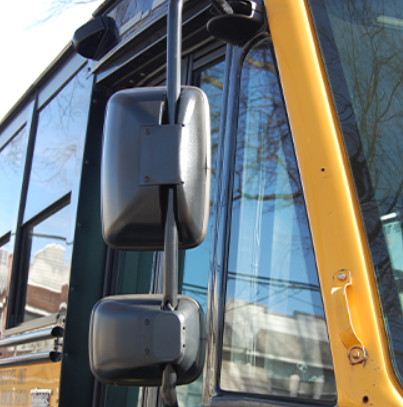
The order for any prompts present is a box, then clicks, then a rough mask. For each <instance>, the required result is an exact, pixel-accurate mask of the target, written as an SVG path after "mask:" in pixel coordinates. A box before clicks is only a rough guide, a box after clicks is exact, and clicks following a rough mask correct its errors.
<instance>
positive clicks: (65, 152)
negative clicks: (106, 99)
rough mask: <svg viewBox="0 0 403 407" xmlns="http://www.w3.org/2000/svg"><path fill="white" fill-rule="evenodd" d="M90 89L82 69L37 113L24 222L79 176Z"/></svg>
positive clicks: (62, 192)
mask: <svg viewBox="0 0 403 407" xmlns="http://www.w3.org/2000/svg"><path fill="white" fill-rule="evenodd" d="M90 91H91V81H89V80H86V71H85V70H82V71H81V72H79V73H78V74H77V75H76V76H75V77H74V78H73V79H72V80H71V81H70V82H69V83H68V84H67V85H66V86H65V87H64V88H63V89H62V90H61V91H60V92H59V93H58V94H57V96H56V97H55V98H54V99H53V100H52V101H51V102H50V103H49V104H48V105H47V106H46V107H45V108H44V109H43V110H42V111H41V112H40V113H39V122H38V130H37V135H36V141H35V148H34V156H33V161H32V170H31V177H30V182H29V188H28V197H27V205H26V209H25V215H24V221H26V220H29V219H30V218H31V217H32V216H34V215H36V214H37V213H38V212H40V211H42V210H43V209H44V208H46V207H47V206H49V205H50V204H52V203H53V202H54V201H56V200H58V199H59V198H61V197H62V196H63V195H65V194H67V193H68V192H69V191H70V190H71V188H72V185H73V181H74V179H75V177H77V176H78V175H79V173H80V171H81V159H82V151H83V142H84V136H85V132H86V127H87V116H88V108H89V98H90Z"/></svg>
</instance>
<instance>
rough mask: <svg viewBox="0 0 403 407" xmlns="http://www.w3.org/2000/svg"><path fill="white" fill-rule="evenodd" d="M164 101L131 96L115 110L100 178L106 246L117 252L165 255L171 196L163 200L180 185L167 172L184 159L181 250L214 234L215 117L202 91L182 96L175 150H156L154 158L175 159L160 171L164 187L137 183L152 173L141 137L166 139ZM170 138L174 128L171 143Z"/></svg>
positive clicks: (159, 93)
mask: <svg viewBox="0 0 403 407" xmlns="http://www.w3.org/2000/svg"><path fill="white" fill-rule="evenodd" d="M165 94H166V89H165V88H139V89H132V90H124V91H121V92H118V93H116V94H114V95H113V96H112V97H111V99H110V101H109V102H108V106H107V113H106V115H107V117H106V120H105V126H104V145H103V155H102V171H101V184H102V186H101V188H102V192H101V195H102V222H103V236H104V239H105V241H106V242H107V243H108V244H109V245H110V246H111V247H113V248H116V249H120V250H163V248H164V213H165V209H166V201H164V200H166V196H165V194H163V193H161V185H164V184H169V183H171V182H173V181H172V179H171V178H170V175H169V174H168V173H169V172H168V171H167V172H166V174H165V175H166V179H164V176H165V175H164V169H166V165H167V163H168V164H169V163H171V164H172V163H173V160H174V157H179V163H175V164H172V165H175V166H179V170H178V171H179V174H180V179H177V180H175V182H173V184H175V185H174V186H175V201H176V213H175V218H176V222H177V226H178V233H179V249H187V248H191V247H194V246H197V245H198V244H200V243H201V242H202V241H203V239H204V237H205V235H206V232H207V224H208V209H209V195H210V171H211V165H210V113H209V107H208V101H207V96H206V95H205V94H204V92H203V91H202V90H201V89H199V88H194V87H183V88H182V93H181V97H180V101H179V106H178V114H177V117H178V119H177V123H178V124H180V125H181V130H180V133H181V135H180V136H179V134H178V133H176V132H174V134H175V136H174V137H171V139H172V147H170V148H169V150H168V149H167V148H166V146H167V144H164V145H159V143H158V142H156V143H151V144H154V146H155V148H156V149H155V150H153V151H152V152H151V153H152V154H153V155H155V154H156V155H157V156H164V155H165V156H167V157H168V155H171V154H172V157H168V158H167V160H164V161H166V162H165V163H162V162H161V163H160V164H161V167H160V168H158V167H157V169H156V170H154V171H155V172H154V173H153V176H154V175H155V174H157V175H155V176H156V177H157V176H158V178H159V181H160V184H159V185H155V184H154V185H150V184H149V181H150V179H151V178H149V179H148V182H147V179H146V178H145V177H144V178H143V180H144V182H143V183H141V184H140V183H139V181H138V180H139V176H140V173H141V171H143V170H144V165H145V164H144V160H143V164H144V165H143V164H141V162H142V158H141V157H142V155H143V148H142V145H141V140H142V137H143V138H144V135H143V136H142V134H143V133H142V132H143V131H144V130H143V129H145V131H146V132H147V129H149V131H148V132H147V133H148V135H149V136H150V137H154V134H153V132H152V127H149V126H155V125H158V126H160V127H161V129H160V130H159V131H158V132H156V135H155V137H157V138H159V137H160V134H161V132H162V131H164V128H165V125H164V124H163V123H164V120H163V118H164V114H165V107H166V106H165ZM177 130H178V128H177ZM171 131H172V128H171V127H170V126H168V132H167V135H166V136H167V137H169V135H170V134H171V135H172V133H171ZM177 137H178V138H179V141H178V140H177ZM159 140H160V139H159ZM175 140H176V141H175ZM168 144H169V143H168ZM147 148H148V147H147ZM147 148H146V149H147ZM175 149H179V151H175ZM149 153H150V152H149ZM147 175H148V174H147ZM168 175H169V176H168ZM171 175H172V174H171ZM148 176H149V175H148ZM149 177H150V176H149ZM179 181H180V182H179ZM146 184H148V185H146ZM171 186H173V185H172V184H171Z"/></svg>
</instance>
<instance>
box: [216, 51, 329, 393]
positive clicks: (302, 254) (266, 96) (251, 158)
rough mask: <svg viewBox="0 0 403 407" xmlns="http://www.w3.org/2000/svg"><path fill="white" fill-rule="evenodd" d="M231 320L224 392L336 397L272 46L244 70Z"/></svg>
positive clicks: (234, 209)
mask: <svg viewBox="0 0 403 407" xmlns="http://www.w3.org/2000/svg"><path fill="white" fill-rule="evenodd" d="M224 319H225V323H224V336H223V356H222V364H221V380H220V387H221V388H222V389H224V390H230V391H236V392H244V393H254V394H261V395H275V396H285V397H295V398H297V397H298V398H309V399H321V400H334V399H335V398H336V387H335V379H334V372H333V362H332V357H331V353H330V347H329V340H328V334H327V326H326V321H325V316H324V310H323V304H322V299H321V292H320V287H319V281H318V276H317V270H316V265H315V259H314V255H313V247H312V241H311V236H310V231H309V225H308V219H307V215H306V211H305V202H304V197H303V190H302V186H301V182H300V178H299V172H298V166H297V162H296V159H295V156H294V149H293V144H292V140H291V135H290V130H289V126H288V121H287V114H286V111H285V108H284V103H283V99H282V94H281V91H280V86H279V81H278V77H277V75H276V70H275V66H274V61H273V56H272V50H271V48H270V45H269V44H265V43H264V44H260V45H259V46H258V47H257V48H255V49H252V50H251V51H250V52H249V53H248V55H247V57H246V59H245V62H244V65H243V69H242V77H241V93H240V100H239V118H238V133H237V149H236V158H235V171H234V186H233V198H232V222H231V233H230V248H229V259H228V277H227V298H226V305H225V316H224Z"/></svg>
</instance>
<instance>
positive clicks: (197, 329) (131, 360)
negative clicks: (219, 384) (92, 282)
mask: <svg viewBox="0 0 403 407" xmlns="http://www.w3.org/2000/svg"><path fill="white" fill-rule="evenodd" d="M161 302H162V295H157V294H155V295H120V296H113V297H106V298H104V299H102V300H100V301H99V302H98V303H97V304H96V305H95V307H94V309H93V311H92V314H91V320H90V333H89V351H90V366H91V370H92V372H93V374H94V376H95V377H96V378H97V379H98V380H99V381H101V382H102V383H105V384H113V385H118V386H160V385H161V384H162V373H163V370H164V368H165V366H166V365H167V364H170V365H172V366H173V368H174V369H175V371H176V373H177V384H178V385H179V384H187V383H191V382H192V381H194V380H196V379H197V378H198V377H199V375H200V373H201V371H202V369H203V363H204V356H205V342H206V334H205V328H204V316H203V311H202V309H201V307H200V305H199V303H198V302H197V301H195V300H194V299H192V298H190V297H187V296H184V295H179V296H178V307H177V309H176V310H174V311H172V312H167V311H166V310H162V309H161Z"/></svg>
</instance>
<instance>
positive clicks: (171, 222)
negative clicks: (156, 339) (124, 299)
mask: <svg viewBox="0 0 403 407" xmlns="http://www.w3.org/2000/svg"><path fill="white" fill-rule="evenodd" d="M182 6H183V0H169V5H168V21H167V23H168V27H167V99H168V116H169V124H176V114H177V105H178V100H179V96H180V92H181V71H180V66H181V60H182ZM174 211H175V209H174V190H173V187H172V188H169V190H168V209H167V216H166V220H165V238H164V263H163V277H164V285H163V287H164V288H163V300H162V301H163V303H162V306H163V307H164V308H165V309H170V310H174V309H175V308H176V307H177V304H178V230H177V227H176V222H175V212H174ZM176 380H177V375H176V372H175V370H174V368H173V367H172V366H171V365H167V366H166V367H165V369H164V373H163V376H162V390H161V395H162V399H163V401H164V404H165V406H166V407H178V398H177V395H176V387H175V386H176Z"/></svg>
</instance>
